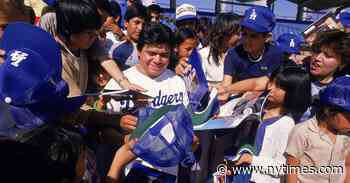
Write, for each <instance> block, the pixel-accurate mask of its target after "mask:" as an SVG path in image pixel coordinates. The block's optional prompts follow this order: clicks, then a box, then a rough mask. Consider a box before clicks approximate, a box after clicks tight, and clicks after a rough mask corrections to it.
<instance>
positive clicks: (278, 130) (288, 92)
mask: <svg viewBox="0 0 350 183" xmlns="http://www.w3.org/2000/svg"><path fill="white" fill-rule="evenodd" d="M267 89H268V90H269V95H268V98H267V105H266V107H265V110H264V112H263V116H262V117H261V118H262V121H261V122H260V125H259V127H258V130H257V133H256V136H255V148H256V153H257V154H254V155H253V154H249V153H244V154H242V155H241V157H240V158H239V159H238V160H237V162H236V163H235V164H236V165H237V166H238V165H241V164H249V165H250V166H256V167H262V169H260V170H258V171H254V172H252V174H251V177H249V181H252V182H255V183H265V182H269V183H273V182H281V178H282V176H283V171H278V170H277V169H275V170H274V171H270V168H269V167H271V166H276V167H282V165H284V164H285V161H286V159H285V157H284V155H283V153H284V151H285V149H286V147H287V140H288V135H289V133H290V132H291V130H292V128H293V127H294V123H295V122H294V121H295V120H298V119H299V118H300V116H301V115H302V114H303V112H304V111H305V110H306V109H307V107H308V105H309V102H310V78H309V76H308V73H307V72H306V71H304V70H302V69H300V68H299V67H295V66H293V67H291V66H289V67H285V68H283V67H282V68H280V69H278V70H277V71H275V72H274V73H273V74H272V76H271V79H270V82H269V86H268V88H267ZM300 91H304V92H300ZM267 170H269V171H267ZM241 176H242V175H236V176H235V177H234V182H235V183H236V182H240V181H238V179H239V177H241ZM240 180H241V179H240ZM246 181H248V180H245V181H243V182H246ZM249 181H248V182H249Z"/></svg>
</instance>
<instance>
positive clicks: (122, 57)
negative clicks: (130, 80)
mask: <svg viewBox="0 0 350 183" xmlns="http://www.w3.org/2000/svg"><path fill="white" fill-rule="evenodd" d="M133 50H134V48H133V46H132V44H130V43H127V42H124V43H122V44H120V45H119V46H117V47H116V48H115V49H114V50H113V51H112V58H113V59H114V60H115V61H116V62H117V63H118V65H119V66H121V68H124V69H125V68H127V66H126V61H127V60H128V58H129V57H130V56H131V54H132V52H133Z"/></svg>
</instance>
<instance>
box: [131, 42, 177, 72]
mask: <svg viewBox="0 0 350 183" xmlns="http://www.w3.org/2000/svg"><path fill="white" fill-rule="evenodd" d="M138 54H139V61H140V63H139V64H138V65H137V67H138V68H139V69H140V70H141V72H143V73H144V74H146V75H147V76H149V77H150V78H156V77H158V76H160V75H161V74H162V73H163V72H164V71H165V70H166V68H167V66H168V64H169V58H170V47H169V46H168V45H166V44H160V45H145V46H144V47H143V48H142V50H141V51H139V53H138Z"/></svg>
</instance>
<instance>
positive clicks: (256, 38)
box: [241, 27, 266, 54]
mask: <svg viewBox="0 0 350 183" xmlns="http://www.w3.org/2000/svg"><path fill="white" fill-rule="evenodd" d="M241 39H242V43H243V47H244V50H245V51H246V52H248V53H250V54H255V53H259V52H261V51H262V50H263V48H264V44H265V41H266V38H265V36H264V35H263V34H262V33H258V32H255V31H253V30H251V29H249V28H246V27H243V29H242V34H241Z"/></svg>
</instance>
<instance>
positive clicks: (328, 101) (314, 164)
mask: <svg viewBox="0 0 350 183" xmlns="http://www.w3.org/2000/svg"><path fill="white" fill-rule="evenodd" d="M349 86H350V77H349V76H343V77H339V78H337V79H335V80H334V81H333V82H332V83H331V84H329V85H328V86H327V87H326V88H325V89H324V90H321V92H320V104H321V107H320V109H319V111H318V112H317V113H316V116H315V117H314V118H312V119H310V120H308V121H306V122H304V123H301V124H298V125H296V126H295V127H294V129H293V130H292V132H291V134H290V136H289V140H288V145H287V149H286V154H287V163H288V165H290V166H293V167H299V168H300V169H299V170H301V168H302V167H305V166H306V167H311V168H313V169H312V170H313V172H314V174H309V173H307V172H302V171H290V172H288V177H287V182H290V183H296V182H310V183H313V182H315V183H316V182H317V183H321V182H348V181H350V137H349V136H348V135H347V134H348V133H349V132H350V100H349V97H350V87H349ZM324 167H328V168H329V167H331V168H336V167H337V169H332V171H328V172H326V173H325V172H324V171H323V170H324V169H323V170H322V168H324ZM340 167H341V168H340ZM294 170H297V169H294ZM302 170H304V168H303V169H302ZM308 170H311V169H308Z"/></svg>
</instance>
